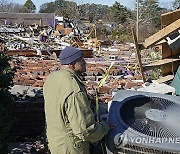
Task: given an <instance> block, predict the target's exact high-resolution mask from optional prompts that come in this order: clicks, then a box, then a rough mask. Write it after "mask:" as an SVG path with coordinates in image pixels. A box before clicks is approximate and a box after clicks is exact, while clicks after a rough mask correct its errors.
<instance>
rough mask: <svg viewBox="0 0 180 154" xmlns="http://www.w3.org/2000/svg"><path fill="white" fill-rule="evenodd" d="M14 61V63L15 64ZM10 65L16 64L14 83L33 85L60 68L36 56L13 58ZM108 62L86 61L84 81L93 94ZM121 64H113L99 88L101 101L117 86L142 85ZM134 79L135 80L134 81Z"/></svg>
mask: <svg viewBox="0 0 180 154" xmlns="http://www.w3.org/2000/svg"><path fill="white" fill-rule="evenodd" d="M15 63H16V64H15ZM12 65H16V67H17V71H16V73H15V77H14V79H13V81H14V84H15V85H25V86H33V87H43V84H44V81H45V79H46V78H47V76H48V75H49V74H50V73H51V72H53V71H57V70H59V69H60V67H61V66H60V63H59V62H58V61H56V60H50V59H44V60H43V59H42V58H40V57H36V58H25V59H22V58H21V59H18V60H17V59H14V60H13V61H12ZM109 65H110V63H109V62H106V61H104V62H95V63H92V62H91V61H87V70H86V72H85V76H84V81H85V82H86V85H87V91H88V93H90V94H95V93H96V89H97V85H98V83H99V82H100V80H101V79H102V78H103V76H104V74H105V73H106V71H107V69H108V67H109ZM122 67H123V66H120V65H118V64H116V65H114V66H113V67H112V68H111V70H110V74H109V77H108V79H107V81H106V84H105V85H104V86H103V87H101V88H100V89H99V94H100V96H99V99H100V101H102V102H108V101H109V100H111V99H112V92H113V91H117V90H118V89H119V88H125V89H131V88H134V87H139V86H141V85H142V82H141V81H139V80H141V77H140V76H139V75H136V76H130V77H128V78H125V77H126V76H128V75H129V74H128V71H124V68H123V69H122ZM134 80H136V81H137V82H134Z"/></svg>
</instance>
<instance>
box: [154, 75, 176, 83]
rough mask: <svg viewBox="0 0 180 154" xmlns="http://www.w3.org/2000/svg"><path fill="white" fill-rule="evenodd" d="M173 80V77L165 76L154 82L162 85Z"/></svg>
mask: <svg viewBox="0 0 180 154" xmlns="http://www.w3.org/2000/svg"><path fill="white" fill-rule="evenodd" d="M173 78H174V75H167V76H164V77H161V78H159V79H158V80H156V82H158V83H164V82H167V81H170V80H172V79H173Z"/></svg>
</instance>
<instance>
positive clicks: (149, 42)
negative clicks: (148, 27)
mask: <svg viewBox="0 0 180 154" xmlns="http://www.w3.org/2000/svg"><path fill="white" fill-rule="evenodd" d="M179 29H180V19H178V20H176V21H175V22H173V23H172V24H170V25H168V26H166V27H165V28H163V29H161V30H160V31H158V32H157V33H155V34H154V35H152V36H150V37H149V38H147V39H146V40H145V41H144V42H143V46H144V47H145V48H149V47H151V46H153V45H155V44H156V43H158V42H159V41H161V40H163V39H164V38H166V37H167V36H168V35H169V34H171V33H173V32H175V31H177V30H179Z"/></svg>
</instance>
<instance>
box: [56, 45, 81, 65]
mask: <svg viewBox="0 0 180 154" xmlns="http://www.w3.org/2000/svg"><path fill="white" fill-rule="evenodd" d="M82 57H84V55H83V52H82V51H81V50H80V49H78V48H74V47H71V46H69V47H66V48H64V49H63V50H62V51H61V53H60V57H59V58H60V62H61V64H62V65H65V64H70V63H72V62H73V61H75V60H77V59H79V58H82Z"/></svg>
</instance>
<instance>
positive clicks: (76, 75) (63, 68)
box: [60, 66, 84, 85]
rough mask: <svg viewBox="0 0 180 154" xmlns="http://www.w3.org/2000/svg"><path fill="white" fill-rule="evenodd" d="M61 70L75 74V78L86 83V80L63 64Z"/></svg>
mask: <svg viewBox="0 0 180 154" xmlns="http://www.w3.org/2000/svg"><path fill="white" fill-rule="evenodd" d="M60 70H61V71H63V72H66V73H68V74H73V75H74V76H75V78H77V79H78V80H79V82H81V83H82V84H83V85H84V82H83V81H82V79H81V78H80V76H79V75H78V74H77V73H76V72H75V71H74V70H72V69H70V68H67V67H64V66H61V69H60Z"/></svg>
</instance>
